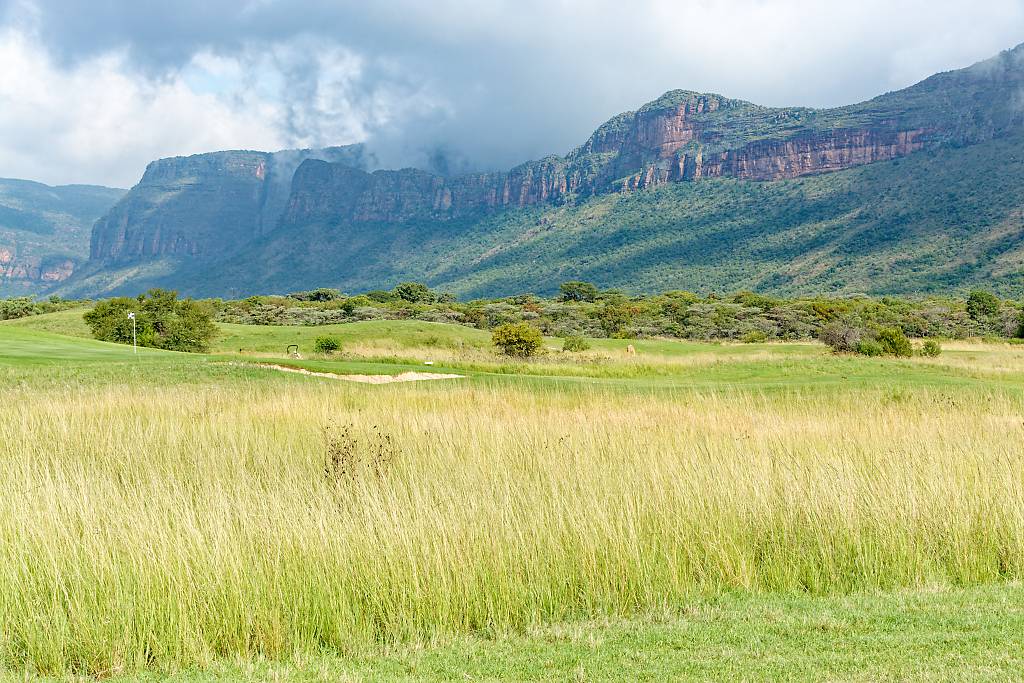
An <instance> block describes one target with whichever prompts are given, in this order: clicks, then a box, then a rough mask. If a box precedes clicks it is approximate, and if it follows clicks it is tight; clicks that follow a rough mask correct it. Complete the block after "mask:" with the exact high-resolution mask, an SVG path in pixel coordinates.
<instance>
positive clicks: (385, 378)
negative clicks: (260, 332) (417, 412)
mask: <svg viewBox="0 0 1024 683" xmlns="http://www.w3.org/2000/svg"><path fill="white" fill-rule="evenodd" d="M258 367H261V368H268V369H270V370H278V371H280V372H294V373H296V374H299V375H310V376H312V377H326V378H327V379H340V380H342V381H344V382H362V383H363V384H391V383H392V382H422V381H424V380H428V379H458V378H460V377H465V375H445V374H442V373H439V372H403V373H400V374H398V375H337V374H335V373H333V372H313V371H312V370H304V369H303V368H289V367H287V366H284V365H271V364H270V363H260V364H259V365H258Z"/></svg>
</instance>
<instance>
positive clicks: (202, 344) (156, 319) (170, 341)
mask: <svg viewBox="0 0 1024 683" xmlns="http://www.w3.org/2000/svg"><path fill="white" fill-rule="evenodd" d="M130 312H131V313H135V326H136V332H137V339H138V343H139V346H149V347H152V348H156V349H167V350H170V351H190V352H195V353H201V352H204V351H207V350H208V349H209V346H210V340H212V339H213V338H214V336H216V334H217V327H216V325H214V323H213V320H212V319H211V317H210V314H209V313H208V312H207V311H206V310H204V309H203V307H202V306H201V305H200V304H199V303H198V302H196V301H194V300H192V299H182V300H179V299H178V293H177V292H173V291H168V290H164V289H151V290H149V291H148V292H146V293H145V294H142V295H140V296H138V297H137V298H135V299H132V298H129V297H118V298H116V299H107V300H106V301H101V302H99V303H98V304H96V306H95V308H93V309H92V310H91V311H89V312H88V313H86V314H85V316H84V318H85V322H86V324H87V325H89V329H91V330H92V335H93V336H94V337H95V338H96V339H99V340H102V341H109V342H116V343H119V344H131V343H132V321H131V320H130V319H129V318H128V313H130Z"/></svg>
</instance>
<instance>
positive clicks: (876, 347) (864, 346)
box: [857, 339, 885, 356]
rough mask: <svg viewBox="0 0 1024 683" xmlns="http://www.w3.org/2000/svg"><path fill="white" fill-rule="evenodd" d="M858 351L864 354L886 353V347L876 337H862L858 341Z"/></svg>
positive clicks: (879, 354) (878, 354) (880, 354)
mask: <svg viewBox="0 0 1024 683" xmlns="http://www.w3.org/2000/svg"><path fill="white" fill-rule="evenodd" d="M857 353H859V354H860V355H862V356H882V355H885V348H884V347H883V346H882V345H881V344H880V343H878V342H877V341H875V340H874V339H861V340H860V341H859V342H857Z"/></svg>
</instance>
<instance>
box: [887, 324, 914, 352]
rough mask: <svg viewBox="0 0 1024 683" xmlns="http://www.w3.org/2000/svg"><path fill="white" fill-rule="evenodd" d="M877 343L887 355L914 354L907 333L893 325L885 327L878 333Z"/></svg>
mask: <svg viewBox="0 0 1024 683" xmlns="http://www.w3.org/2000/svg"><path fill="white" fill-rule="evenodd" d="M878 343H879V344H881V345H882V349H883V350H884V352H885V353H886V354H887V355H890V356H900V357H901V358H908V357H910V356H913V355H914V347H913V346H911V345H910V340H909V339H907V335H905V334H903V330H900V329H898V328H895V327H887V328H885V329H884V330H881V331H879V333H878Z"/></svg>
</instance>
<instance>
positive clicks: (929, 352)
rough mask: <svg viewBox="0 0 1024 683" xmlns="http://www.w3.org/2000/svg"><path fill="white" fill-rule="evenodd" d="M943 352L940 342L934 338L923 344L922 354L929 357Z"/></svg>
mask: <svg viewBox="0 0 1024 683" xmlns="http://www.w3.org/2000/svg"><path fill="white" fill-rule="evenodd" d="M940 353H942V347H941V346H939V342H937V341H935V340H934V339H929V340H927V341H925V343H924V344H923V345H922V346H921V355H922V356H925V357H927V358H935V357H936V356H938V355H939V354H940Z"/></svg>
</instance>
